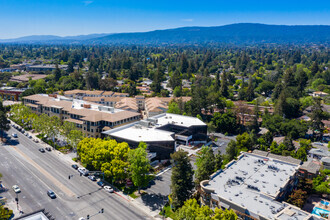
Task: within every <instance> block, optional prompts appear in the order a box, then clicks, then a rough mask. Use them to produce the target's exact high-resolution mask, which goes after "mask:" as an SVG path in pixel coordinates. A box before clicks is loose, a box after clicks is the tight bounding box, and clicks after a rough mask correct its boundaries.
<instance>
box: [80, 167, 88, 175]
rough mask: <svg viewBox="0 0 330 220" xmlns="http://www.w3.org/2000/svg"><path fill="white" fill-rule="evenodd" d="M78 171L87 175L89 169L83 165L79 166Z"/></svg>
mask: <svg viewBox="0 0 330 220" xmlns="http://www.w3.org/2000/svg"><path fill="white" fill-rule="evenodd" d="M78 172H79V173H81V174H82V175H84V176H88V173H89V171H88V170H87V169H86V168H84V167H79V168H78Z"/></svg>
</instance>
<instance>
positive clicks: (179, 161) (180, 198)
mask: <svg viewBox="0 0 330 220" xmlns="http://www.w3.org/2000/svg"><path fill="white" fill-rule="evenodd" d="M171 158H172V160H173V161H174V164H173V165H174V166H173V168H172V176H171V192H172V193H171V195H170V197H171V200H172V205H173V206H174V208H178V207H181V206H182V205H183V203H184V201H186V200H187V199H189V198H190V196H191V194H192V190H193V188H194V182H193V174H194V172H193V169H192V166H191V164H190V161H189V158H188V154H187V153H186V152H184V151H183V150H179V151H177V152H175V153H173V154H171Z"/></svg>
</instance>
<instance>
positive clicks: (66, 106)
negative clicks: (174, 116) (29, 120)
mask: <svg viewBox="0 0 330 220" xmlns="http://www.w3.org/2000/svg"><path fill="white" fill-rule="evenodd" d="M23 102H24V104H25V105H26V106H29V107H30V108H31V109H32V111H33V112H34V113H37V114H43V113H44V114H47V115H48V116H57V117H59V118H60V119H61V120H62V121H69V122H72V123H74V124H75V125H76V127H77V128H79V129H80V130H81V131H82V132H83V133H84V134H85V135H86V136H88V137H95V138H98V137H100V136H101V132H102V131H106V130H109V129H111V128H115V127H118V126H121V125H123V124H127V123H131V122H133V121H137V120H139V119H140V114H139V113H136V112H131V111H125V110H122V109H116V108H113V107H108V106H103V105H98V104H95V103H90V102H86V101H84V100H77V99H72V98H67V97H64V96H59V95H43V94H38V95H31V96H27V97H24V98H23Z"/></svg>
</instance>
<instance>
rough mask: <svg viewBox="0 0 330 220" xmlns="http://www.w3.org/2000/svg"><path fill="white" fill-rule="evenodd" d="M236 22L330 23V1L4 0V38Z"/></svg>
mask: <svg viewBox="0 0 330 220" xmlns="http://www.w3.org/2000/svg"><path fill="white" fill-rule="evenodd" d="M233 23H264V24H287V25H314V24H317V25H330V0H313V1H311V0H276V1H274V0H273V1H271V0H260V1H257V0H199V1H197V0H134V1H133V0H83V1H80V0H0V39H8V38H16V37H21V36H28V35H58V36H73V35H85V34H91V33H123V32H144V31H151V30H161V29H168V28H177V27H185V26H220V25H226V24H233Z"/></svg>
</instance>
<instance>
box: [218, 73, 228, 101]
mask: <svg viewBox="0 0 330 220" xmlns="http://www.w3.org/2000/svg"><path fill="white" fill-rule="evenodd" d="M227 80H228V79H227V73H226V71H224V72H223V73H222V77H221V87H220V93H221V95H222V96H223V97H226V98H227V97H228V96H229V90H228V81H227Z"/></svg>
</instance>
